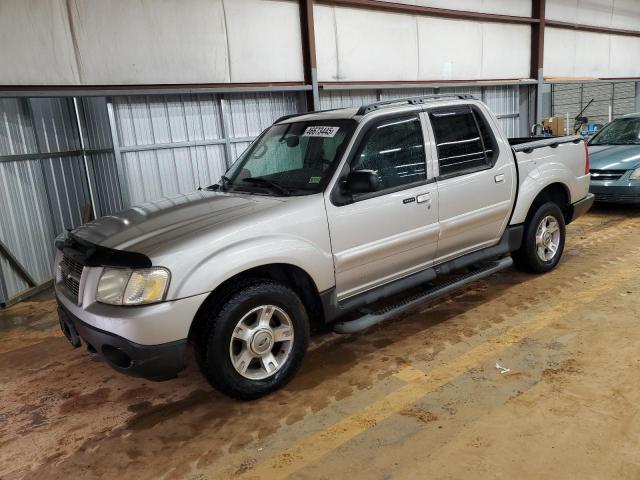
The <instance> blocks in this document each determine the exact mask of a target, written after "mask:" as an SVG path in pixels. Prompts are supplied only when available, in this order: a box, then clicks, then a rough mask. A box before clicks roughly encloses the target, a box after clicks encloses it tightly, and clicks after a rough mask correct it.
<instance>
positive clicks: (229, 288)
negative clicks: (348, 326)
mask: <svg viewBox="0 0 640 480" xmlns="http://www.w3.org/2000/svg"><path fill="white" fill-rule="evenodd" d="M260 280H273V281H276V282H278V283H281V284H283V285H285V286H287V287H289V288H291V290H293V291H294V292H295V293H296V294H297V295H298V297H300V300H301V301H302V303H303V305H304V306H305V309H306V310H307V314H308V315H309V322H310V325H311V327H314V326H319V325H322V324H324V308H323V305H322V302H321V300H320V292H319V291H318V286H317V285H316V283H315V281H314V280H313V278H312V277H311V275H309V273H307V272H306V271H305V270H304V269H302V268H300V267H299V266H296V265H293V264H289V263H269V264H264V265H259V266H255V267H251V268H248V269H246V270H243V271H241V272H239V273H236V274H235V275H233V276H231V277H229V278H227V279H226V280H224V281H223V282H221V283H220V284H219V285H218V286H217V287H216V288H215V289H214V290H213V291H211V293H209V295H208V296H207V298H206V299H205V300H204V302H203V303H202V305H200V308H199V309H198V311H197V313H196V315H195V316H194V318H193V320H192V322H191V326H190V328H189V336H188V338H189V341H191V342H197V341H198V339H199V338H200V339H201V338H203V337H206V334H207V332H206V327H207V323H208V322H207V320H208V319H209V318H210V314H211V312H212V311H215V310H217V309H219V308H220V307H221V306H222V305H223V304H224V302H225V301H226V300H227V299H229V298H230V297H231V296H232V295H234V294H235V293H236V292H238V291H240V290H242V289H243V288H245V287H246V286H248V285H251V284H253V283H256V282H259V281H260Z"/></svg>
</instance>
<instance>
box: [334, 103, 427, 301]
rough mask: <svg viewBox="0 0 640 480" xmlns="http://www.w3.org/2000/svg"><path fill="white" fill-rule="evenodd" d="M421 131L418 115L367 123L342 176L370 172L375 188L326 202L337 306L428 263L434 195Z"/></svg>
mask: <svg viewBox="0 0 640 480" xmlns="http://www.w3.org/2000/svg"><path fill="white" fill-rule="evenodd" d="M423 128H424V125H423V122H422V121H421V119H420V117H419V116H418V115H417V114H410V115H406V114H405V115H403V116H400V117H393V118H388V117H387V118H385V119H383V120H372V121H371V123H370V124H369V126H368V127H365V131H364V132H363V133H362V134H360V135H359V136H358V140H357V141H356V144H355V146H354V150H353V153H352V154H351V155H350V156H349V159H348V165H349V168H348V169H347V170H374V171H375V172H377V174H378V178H379V180H380V189H379V190H378V191H376V192H373V193H368V194H363V195H358V196H354V197H353V198H352V199H350V200H349V201H347V202H344V203H342V202H336V201H335V198H333V196H331V195H328V196H327V197H326V198H325V204H326V207H327V217H328V220H329V230H330V234H331V246H332V250H333V257H334V265H335V274H336V291H337V295H338V299H340V300H342V299H345V298H347V297H350V296H352V295H355V294H358V293H360V292H363V291H366V290H369V289H371V288H374V287H376V286H378V285H381V284H384V283H388V282H390V281H393V280H395V279H397V278H400V277H403V276H406V275H409V274H411V273H414V272H417V271H419V270H422V269H424V268H426V267H427V266H429V265H430V264H431V263H432V262H433V258H434V255H435V252H436V247H437V243H438V212H437V210H438V209H437V205H438V190H437V188H436V184H435V181H434V180H433V174H432V173H430V175H429V176H428V174H427V173H428V171H429V172H431V170H432V168H433V167H432V166H430V167H429V168H427V159H428V158H430V151H431V149H430V145H428V144H425V136H424V135H423ZM426 152H429V153H428V154H427V153H426ZM343 173H344V172H343ZM429 177H430V179H429ZM343 178H344V177H343ZM335 188H340V181H339V182H338V184H337V185H336V186H335ZM332 198H333V200H332Z"/></svg>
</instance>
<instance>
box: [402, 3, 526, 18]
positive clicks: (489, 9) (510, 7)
mask: <svg viewBox="0 0 640 480" xmlns="http://www.w3.org/2000/svg"><path fill="white" fill-rule="evenodd" d="M394 3H405V4H408V5H421V6H424V7H436V8H447V9H451V10H467V11H470V12H483V13H498V14H502V15H515V16H521V17H528V16H530V15H531V0H455V1H451V0H396V1H395V2H394Z"/></svg>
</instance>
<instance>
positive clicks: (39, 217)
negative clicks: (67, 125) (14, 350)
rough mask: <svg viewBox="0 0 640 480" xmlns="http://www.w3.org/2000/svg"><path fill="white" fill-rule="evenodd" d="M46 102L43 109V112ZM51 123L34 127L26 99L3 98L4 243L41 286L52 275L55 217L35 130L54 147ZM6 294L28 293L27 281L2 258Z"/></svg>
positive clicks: (0, 220)
mask: <svg viewBox="0 0 640 480" xmlns="http://www.w3.org/2000/svg"><path fill="white" fill-rule="evenodd" d="M42 106H43V105H42V103H40V104H39V107H42ZM54 122H55V120H52V121H51V123H49V122H44V124H42V123H41V122H38V126H37V127H36V125H34V122H33V117H32V115H31V107H30V103H29V102H28V101H27V100H24V99H13V98H8V99H0V205H1V206H2V207H1V208H2V214H1V215H0V241H2V243H4V245H5V246H6V247H7V248H8V249H9V251H10V252H11V253H12V254H13V256H14V257H15V258H16V259H17V260H18V261H19V262H20V263H21V264H22V265H23V266H24V268H26V269H27V270H28V271H29V273H30V274H31V276H32V277H34V278H35V279H36V280H38V281H44V280H46V279H47V278H48V277H49V276H50V275H51V272H50V265H51V263H52V261H53V249H52V240H53V238H54V222H55V217H54V215H53V211H52V209H51V205H50V204H49V199H48V195H47V188H48V187H47V185H48V182H49V181H50V180H51V179H53V178H55V177H56V175H51V171H49V174H50V176H49V178H48V180H47V177H46V176H45V175H46V169H47V161H46V160H45V159H44V158H39V156H38V153H39V152H38V141H37V140H36V130H40V131H41V132H47V133H48V134H49V138H48V139H47V141H48V143H45V145H49V146H53V145H61V146H64V145H65V142H64V141H58V142H57V143H56V140H55V138H56V137H57V136H58V135H57V134H56V132H52V131H51V129H50V128H49V126H50V125H53V124H54ZM0 270H1V271H2V273H3V280H4V282H3V283H4V290H5V291H4V295H5V296H6V297H7V298H10V297H12V296H14V295H15V294H17V293H19V292H21V291H23V290H25V289H26V288H28V284H27V282H26V281H25V280H24V279H23V278H22V276H21V275H20V274H19V273H18V272H17V271H16V270H14V268H13V267H12V266H11V264H10V263H9V262H8V261H7V260H6V259H5V258H3V256H2V255H0Z"/></svg>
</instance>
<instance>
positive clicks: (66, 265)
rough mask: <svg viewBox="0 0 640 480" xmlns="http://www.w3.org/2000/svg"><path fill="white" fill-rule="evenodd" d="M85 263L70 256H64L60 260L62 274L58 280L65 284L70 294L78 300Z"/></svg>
mask: <svg viewBox="0 0 640 480" xmlns="http://www.w3.org/2000/svg"><path fill="white" fill-rule="evenodd" d="M83 268H84V267H83V265H82V264H81V263H78V262H76V261H74V260H72V259H71V258H69V257H63V258H62V261H61V262H60V275H59V278H58V282H59V283H60V284H61V285H63V286H64V288H65V290H66V291H67V293H69V295H70V296H71V297H72V298H73V299H74V300H75V301H76V302H77V301H78V292H79V291H80V277H81V276H82V269H83Z"/></svg>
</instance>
